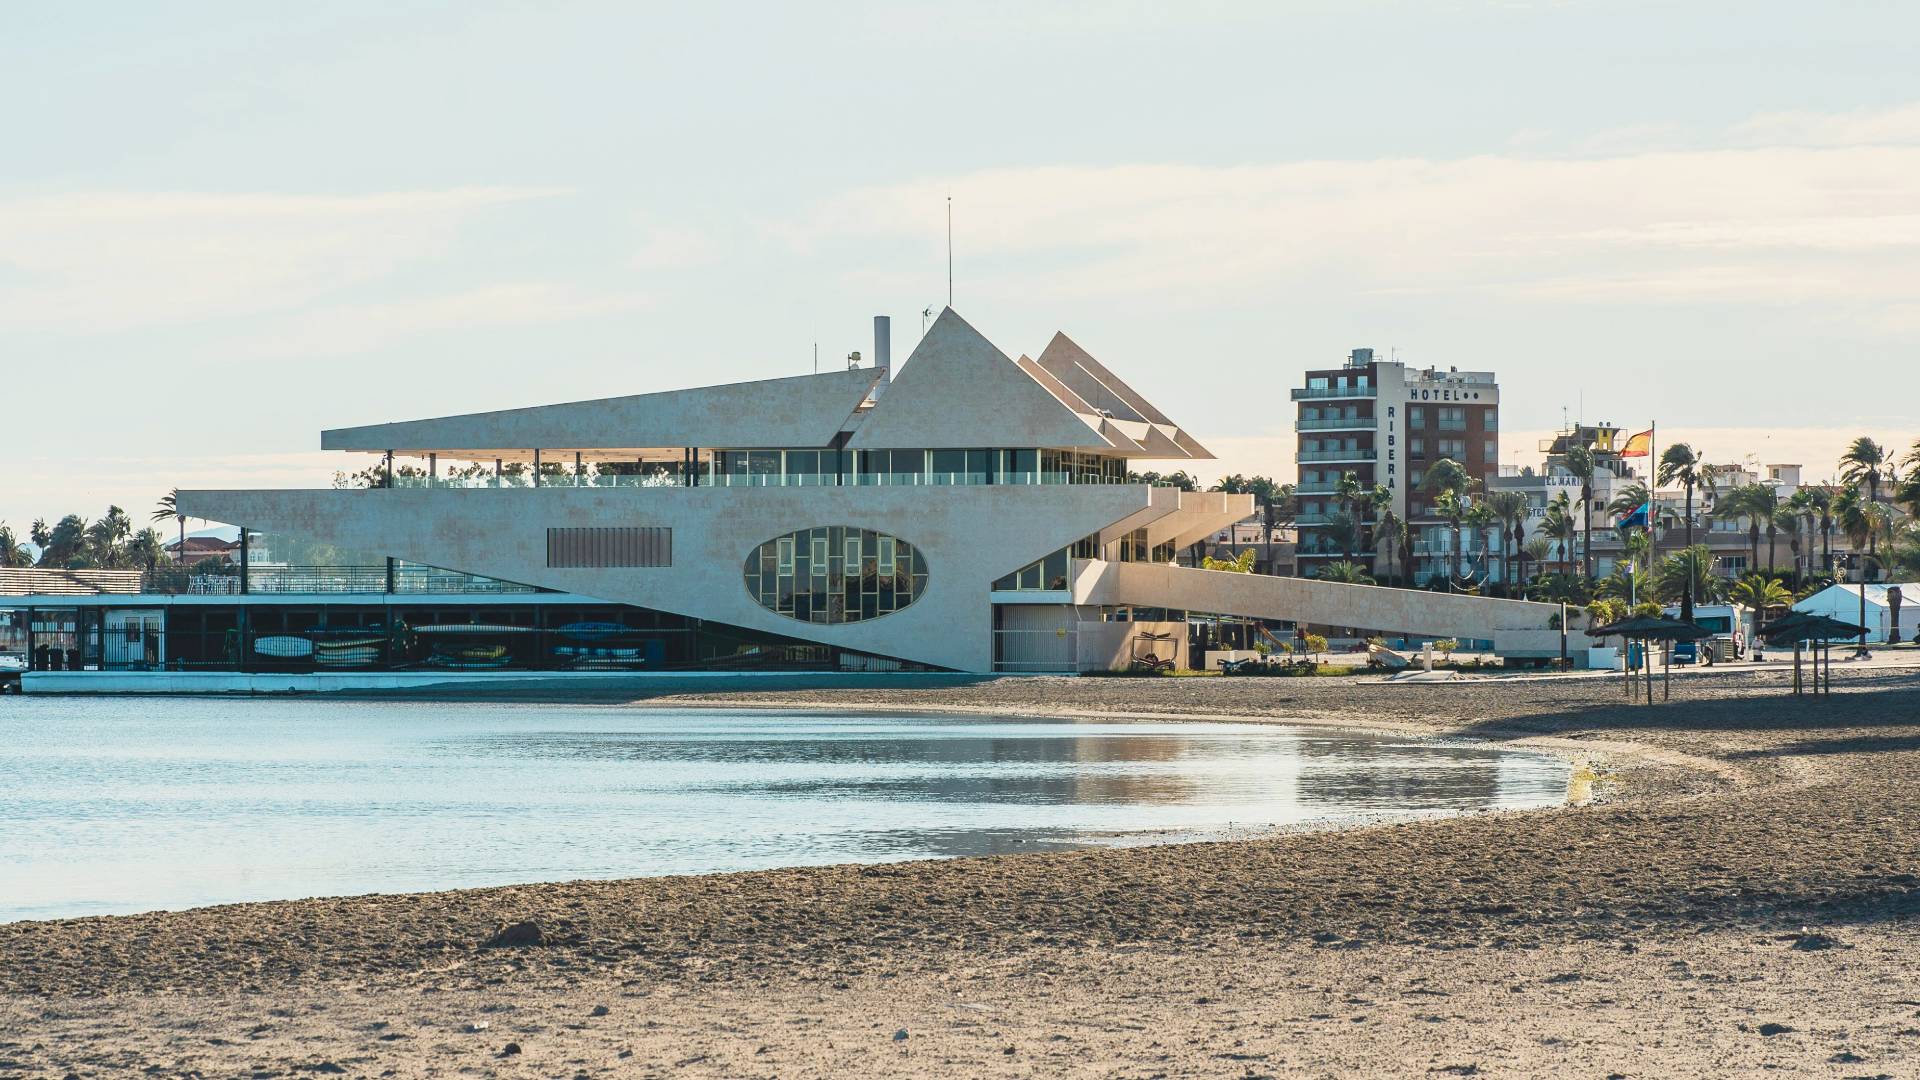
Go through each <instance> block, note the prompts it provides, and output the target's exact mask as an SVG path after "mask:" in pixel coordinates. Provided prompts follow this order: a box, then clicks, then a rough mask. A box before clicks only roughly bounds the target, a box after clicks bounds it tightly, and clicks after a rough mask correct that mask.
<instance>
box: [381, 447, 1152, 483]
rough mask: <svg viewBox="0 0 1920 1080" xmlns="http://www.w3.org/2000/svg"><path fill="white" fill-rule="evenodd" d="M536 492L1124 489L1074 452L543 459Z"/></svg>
mask: <svg viewBox="0 0 1920 1080" xmlns="http://www.w3.org/2000/svg"><path fill="white" fill-rule="evenodd" d="M539 481H540V486H542V487H679V486H683V485H687V486H695V487H710V486H711V487H842V486H898V485H912V486H919V487H932V486H939V487H946V486H952V485H956V484H1124V483H1127V482H1128V480H1127V461H1126V459H1125V458H1120V457H1113V456H1110V455H1106V454H1094V453H1080V452H1077V451H1072V450H1038V449H1035V450H1002V449H991V450H989V449H947V450H841V449H825V450H822V449H818V448H810V449H794V450H703V451H701V452H700V459H699V461H698V463H697V464H696V465H695V466H694V467H693V468H692V469H691V470H689V469H686V468H684V467H683V464H682V463H681V462H665V463H663V462H654V461H639V462H606V461H602V462H598V463H595V462H585V463H583V464H582V465H581V466H579V467H578V468H576V467H575V466H574V465H572V464H567V463H555V462H545V463H543V464H542V465H541V468H540V475H539ZM394 486H396V487H460V488H468V487H493V488H524V487H531V486H533V473H532V471H531V470H530V469H528V468H527V467H526V466H525V465H524V464H514V463H506V464H503V465H498V466H495V465H469V466H465V467H461V468H447V469H438V468H437V467H434V468H430V469H426V470H422V469H418V468H416V467H414V466H410V465H408V466H397V467H396V469H395V474H394Z"/></svg>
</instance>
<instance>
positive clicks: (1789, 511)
mask: <svg viewBox="0 0 1920 1080" xmlns="http://www.w3.org/2000/svg"><path fill="white" fill-rule="evenodd" d="M1774 519H1775V521H1776V522H1778V524H1779V525H1780V527H1781V528H1783V529H1785V530H1787V554H1789V555H1791V556H1793V580H1794V582H1795V583H1796V584H1797V583H1798V582H1799V581H1800V555H1801V548H1800V530H1801V528H1802V527H1804V526H1805V525H1806V523H1807V516H1806V514H1805V513H1803V512H1802V511H1801V509H1800V506H1799V504H1797V503H1795V502H1794V501H1793V499H1791V498H1789V499H1787V500H1786V501H1785V502H1782V503H1781V504H1780V510H1779V512H1778V513H1777V514H1775V515H1774ZM1768 543H1769V545H1771V543H1772V540H1771V538H1769V540H1768ZM1768 553H1769V556H1771V553H1772V552H1771V547H1769V552H1768Z"/></svg>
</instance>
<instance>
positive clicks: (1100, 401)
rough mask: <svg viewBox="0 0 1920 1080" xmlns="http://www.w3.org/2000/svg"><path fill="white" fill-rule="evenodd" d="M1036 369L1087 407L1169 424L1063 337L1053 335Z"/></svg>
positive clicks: (1089, 355)
mask: <svg viewBox="0 0 1920 1080" xmlns="http://www.w3.org/2000/svg"><path fill="white" fill-rule="evenodd" d="M1040 366H1041V367H1043V368H1046V369H1047V370H1048V371H1049V372H1051V373H1052V374H1053V376H1054V377H1055V378H1057V379H1059V380H1060V381H1061V382H1063V383H1066V384H1067V385H1068V386H1070V387H1072V388H1073V392H1074V393H1076V394H1079V395H1080V396H1081V397H1083V398H1085V399H1086V400H1087V401H1088V402H1089V403H1090V404H1093V405H1095V406H1098V407H1099V408H1102V409H1106V410H1107V411H1108V412H1111V413H1113V415H1114V416H1115V417H1117V418H1119V419H1122V420H1146V421H1149V422H1151V423H1155V424H1171V423H1173V421H1171V420H1169V419H1167V416H1166V414H1165V413H1163V412H1161V411H1160V410H1159V409H1156V408H1154V407H1153V403H1152V402H1149V401H1148V400H1147V399H1146V398H1143V397H1141V396H1140V395H1139V394H1137V393H1135V392H1134V389H1133V387H1131V386H1128V385H1127V384H1126V383H1125V382H1123V381H1121V379H1120V377H1119V376H1118V375H1115V374H1114V373H1113V372H1111V371H1108V370H1107V369H1106V367H1105V366H1104V365H1102V364H1101V363H1100V361H1098V360H1095V359H1094V358H1093V356H1092V355H1091V354H1089V353H1088V352H1087V350H1085V349H1083V348H1081V347H1080V346H1079V345H1078V344H1076V343H1075V342H1074V340H1073V339H1072V338H1070V337H1068V336H1067V335H1066V334H1064V333H1061V332H1059V331H1055V332H1054V335H1053V340H1052V341H1049V342H1047V347H1046V348H1045V349H1043V350H1041V353H1040Z"/></svg>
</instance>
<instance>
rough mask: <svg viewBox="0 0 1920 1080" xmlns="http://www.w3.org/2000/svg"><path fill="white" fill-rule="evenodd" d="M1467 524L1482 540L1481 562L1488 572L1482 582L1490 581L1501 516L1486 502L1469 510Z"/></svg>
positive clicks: (1482, 576)
mask: <svg viewBox="0 0 1920 1080" xmlns="http://www.w3.org/2000/svg"><path fill="white" fill-rule="evenodd" d="M1466 523H1467V528H1469V529H1472V530H1473V532H1474V534H1475V535H1476V536H1479V538H1480V555H1481V562H1482V563H1483V564H1484V568H1485V571H1486V572H1485V573H1483V574H1482V575H1481V580H1483V581H1484V580H1489V579H1490V578H1491V577H1492V571H1493V536H1494V534H1496V533H1498V532H1499V531H1500V515H1499V514H1497V513H1495V512H1494V509H1493V507H1491V506H1488V505H1487V504H1486V503H1485V502H1477V503H1474V504H1473V505H1472V506H1470V507H1468V508H1467V516H1466Z"/></svg>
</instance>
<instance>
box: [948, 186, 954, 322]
mask: <svg viewBox="0 0 1920 1080" xmlns="http://www.w3.org/2000/svg"><path fill="white" fill-rule="evenodd" d="M947 306H948V307H952V306H953V196H951V195H949V196H947Z"/></svg>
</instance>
